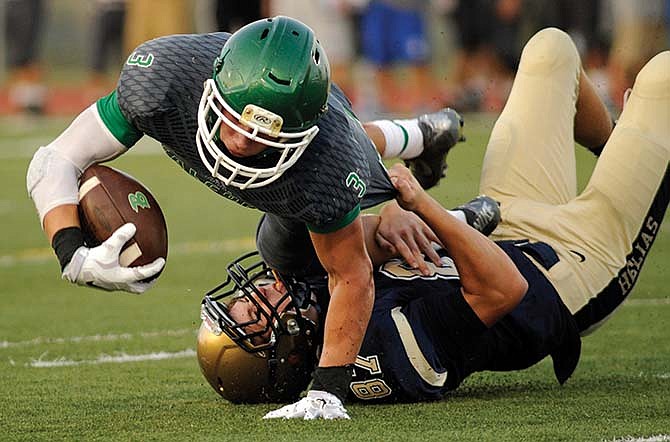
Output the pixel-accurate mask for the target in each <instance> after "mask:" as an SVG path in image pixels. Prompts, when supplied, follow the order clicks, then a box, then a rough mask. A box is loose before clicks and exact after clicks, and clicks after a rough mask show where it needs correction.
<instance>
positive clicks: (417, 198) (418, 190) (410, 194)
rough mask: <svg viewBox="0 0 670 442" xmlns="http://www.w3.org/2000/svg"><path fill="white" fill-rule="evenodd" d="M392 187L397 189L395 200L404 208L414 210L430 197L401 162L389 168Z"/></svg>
mask: <svg viewBox="0 0 670 442" xmlns="http://www.w3.org/2000/svg"><path fill="white" fill-rule="evenodd" d="M389 176H390V178H391V182H392V183H393V187H395V188H396V190H397V191H398V195H397V196H396V201H398V204H400V207H402V208H403V209H405V210H411V211H413V212H416V210H417V208H418V207H419V206H420V205H421V204H422V203H423V202H425V201H427V200H429V199H430V195H428V193H426V191H425V190H423V188H422V187H421V185H420V184H419V182H418V181H417V180H416V178H415V177H414V176H413V175H412V173H411V172H410V171H409V169H408V168H407V167H405V166H403V165H402V164H399V163H397V164H394V165H393V166H392V167H391V168H390V169H389Z"/></svg>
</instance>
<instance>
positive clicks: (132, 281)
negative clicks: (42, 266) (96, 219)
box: [63, 223, 165, 293]
mask: <svg viewBox="0 0 670 442" xmlns="http://www.w3.org/2000/svg"><path fill="white" fill-rule="evenodd" d="M135 231H136V228H135V225H134V224H131V223H128V224H124V225H123V226H121V227H119V228H118V229H117V230H116V231H115V232H114V233H113V234H112V236H110V237H109V239H107V240H106V241H105V242H103V243H102V244H100V245H99V246H97V247H93V248H88V247H85V246H82V247H79V248H78V249H77V251H76V252H75V253H74V255H73V256H72V259H71V260H70V262H69V263H68V265H67V266H65V269H64V270H63V279H67V280H68V281H70V282H74V283H76V284H79V285H88V286H93V287H97V288H100V289H103V290H109V291H113V290H123V291H126V292H130V293H144V292H145V291H147V290H148V289H149V288H151V287H152V286H153V285H154V283H155V282H156V279H154V280H152V281H149V282H146V281H143V280H146V279H148V278H151V277H152V276H155V275H157V274H158V272H160V271H161V270H162V269H163V266H164V265H165V259H163V258H158V259H156V260H155V261H154V262H152V263H150V264H147V265H144V266H140V267H121V265H120V264H119V255H120V254H121V249H122V248H123V245H124V244H125V243H126V242H128V240H129V239H130V238H132V237H133V235H135Z"/></svg>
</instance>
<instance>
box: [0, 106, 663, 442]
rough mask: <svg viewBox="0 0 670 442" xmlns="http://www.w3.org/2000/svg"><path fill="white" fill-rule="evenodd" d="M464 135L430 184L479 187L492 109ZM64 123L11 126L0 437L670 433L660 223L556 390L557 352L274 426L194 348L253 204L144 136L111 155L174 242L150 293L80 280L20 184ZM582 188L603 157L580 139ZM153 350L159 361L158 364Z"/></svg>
mask: <svg viewBox="0 0 670 442" xmlns="http://www.w3.org/2000/svg"><path fill="white" fill-rule="evenodd" d="M466 122H467V123H466V124H467V128H468V141H467V142H466V143H465V144H463V145H461V146H459V147H458V148H457V149H455V150H454V151H453V152H452V153H451V154H450V158H449V164H450V169H449V174H448V178H447V179H446V180H445V181H444V182H443V184H442V185H441V186H440V187H439V188H438V189H437V190H435V191H434V192H433V193H434V195H435V196H437V197H438V198H439V199H440V200H441V201H443V202H444V204H445V205H447V206H449V205H455V204H458V203H460V202H462V201H465V200H467V199H469V198H470V197H472V196H473V195H474V194H475V193H476V191H477V180H478V174H479V164H480V162H481V159H482V157H483V154H484V145H485V143H486V136H487V134H488V132H489V130H490V128H491V125H492V120H491V118H490V117H485V116H479V115H469V116H466ZM66 124H67V120H59V119H38V120H23V119H11V120H5V121H3V122H0V159H1V160H2V161H0V174H1V175H0V176H2V178H1V179H2V187H1V188H2V191H1V193H0V221H1V222H0V225H1V226H2V230H3V232H2V241H1V243H0V289H1V290H0V294H1V296H2V297H1V298H0V299H1V300H0V312H1V313H0V314H1V317H2V320H1V321H0V382H1V384H2V388H1V389H0V440H2V441H15V440H52V441H56V440H67V441H73V440H77V441H79V440H114V441H125V440H128V441H182V440H184V441H185V440H203V441H207V440H217V441H220V440H239V439H243V440H264V441H267V440H273V441H282V440H292V441H297V440H310V441H320V440H324V441H325V440H348V441H359V440H361V441H362V440H366V441H376V440H380V441H392V440H399V441H414V440H422V441H429V440H441V441H442V440H458V441H470V440H471V441H481V440H495V441H504V440H509V441H523V440H528V441H538V440H552V441H553V440H565V441H582V440H590V441H593V440H613V439H621V438H625V437H627V436H634V437H648V436H652V435H659V434H660V435H665V436H664V437H666V438H670V436H667V435H668V434H670V394H669V393H670V339H669V338H670V332H669V331H668V330H669V328H668V324H670V322H669V319H668V318H670V292H669V290H668V282H669V281H670V279H669V278H668V274H667V270H668V262H670V234H668V230H670V229H669V228H668V223H666V224H665V226H664V227H662V230H661V233H660V235H659V237H658V238H657V242H656V244H655V246H654V248H653V249H652V251H651V253H650V256H649V258H648V262H647V265H646V267H645V269H644V271H643V272H642V276H641V277H640V279H639V281H638V284H637V287H636V289H635V291H634V293H633V294H632V295H631V299H630V300H629V302H628V303H626V304H625V305H624V306H623V307H622V308H621V309H620V310H619V311H618V312H617V314H616V315H615V316H614V317H613V318H612V319H611V320H610V321H609V322H608V323H606V324H605V325H604V326H603V327H602V328H601V329H600V330H599V331H597V332H596V333H595V334H594V335H592V336H589V337H588V338H586V339H585V341H584V347H583V353H582V359H581V363H580V365H579V367H578V369H577V371H576V372H575V374H574V375H573V377H572V378H571V379H570V380H569V381H568V383H567V384H566V385H565V386H563V387H560V386H558V385H557V383H556V382H555V381H554V379H553V375H552V370H551V364H550V362H549V361H547V360H545V361H542V362H541V363H540V364H538V365H536V366H535V367H532V368H531V369H528V370H526V371H523V372H517V373H482V374H477V375H475V376H472V377H471V378H470V379H468V380H467V381H466V382H465V383H464V385H463V386H462V387H461V388H460V389H459V390H457V391H456V392H454V393H453V394H451V395H450V396H449V397H448V398H447V399H445V400H444V401H441V402H437V403H429V404H412V405H409V404H408V405H395V406H358V405H352V406H350V407H349V411H350V414H351V416H352V418H353V419H352V420H351V421H348V422H308V423H306V422H293V421H291V422H266V421H262V420H261V419H260V417H261V416H262V415H263V414H264V413H265V412H266V411H268V410H270V409H272V408H273V406H272V405H263V406H233V405H231V404H228V403H226V402H225V401H223V400H222V399H220V398H219V397H218V396H217V395H215V393H214V392H213V391H212V390H211V389H210V387H209V386H208V385H206V383H205V381H204V378H203V377H202V376H201V375H200V372H199V369H198V365H197V361H196V358H195V356H194V353H193V352H194V348H195V345H194V344H195V332H196V330H197V327H198V326H199V318H198V307H199V302H200V300H201V297H202V294H203V293H204V292H205V291H206V290H207V289H209V288H210V287H212V286H214V285H216V284H217V283H218V282H220V280H221V279H222V278H223V273H222V269H223V268H224V266H225V264H226V263H227V262H228V261H229V260H230V259H231V258H233V257H235V256H237V255H238V254H240V253H242V252H245V251H247V250H249V249H250V248H251V247H253V240H252V237H253V233H254V226H255V223H256V220H257V218H258V213H257V212H255V211H253V210H250V209H244V208H241V207H239V206H236V205H234V204H232V203H230V202H228V201H225V200H223V199H221V198H219V197H217V196H216V195H215V194H213V193H212V192H208V191H206V190H205V189H204V187H202V186H201V185H200V184H199V183H197V182H196V181H195V180H194V179H192V178H191V177H189V176H188V175H187V174H185V173H182V172H181V171H180V170H179V169H178V167H177V166H176V165H175V164H173V163H172V162H171V161H170V160H168V159H167V158H166V157H165V156H164V155H160V154H159V150H160V149H159V148H158V147H157V146H156V145H155V144H154V143H151V142H144V141H143V142H142V144H141V145H140V146H138V148H137V149H136V150H137V152H136V153H135V154H131V155H126V156H124V157H122V158H119V159H118V160H116V161H114V162H113V165H114V166H116V167H119V168H121V169H124V170H126V171H128V172H129V173H131V174H133V175H134V176H136V177H138V178H140V179H141V180H142V181H143V182H144V183H145V184H146V185H147V186H148V187H149V188H150V189H151V190H152V191H153V193H154V194H155V196H156V198H157V199H158V201H159V202H160V203H161V206H162V207H163V210H164V212H165V214H166V218H167V221H168V227H169V238H170V254H169V258H168V264H167V268H166V270H165V272H164V273H163V275H162V276H161V278H160V280H159V283H158V284H157V286H156V287H155V288H154V289H153V290H151V291H150V292H149V293H147V294H145V295H142V296H135V295H130V294H122V293H107V292H101V291H96V290H92V289H87V288H80V287H75V286H71V285H69V284H67V283H65V282H63V281H61V280H60V279H59V269H58V265H57V262H56V260H55V258H54V257H53V252H51V250H50V248H48V245H47V243H46V240H45V239H44V236H43V234H42V232H41V230H40V228H39V225H38V221H37V218H36V216H35V210H34V207H33V205H32V202H31V201H30V200H29V199H28V197H27V194H26V190H25V171H26V167H27V164H28V161H29V158H30V155H31V154H32V152H33V151H34V149H35V148H36V147H37V146H38V145H39V144H43V143H45V142H48V141H49V140H50V139H51V138H53V137H54V136H55V135H56V134H57V133H58V131H59V130H60V129H62V128H63V127H64V126H65V125H66ZM578 161H579V164H580V171H579V177H580V183H581V184H580V185H583V184H584V183H585V182H586V180H587V178H588V174H589V172H590V170H591V169H592V167H593V164H594V159H593V158H591V157H590V155H589V154H587V153H584V152H583V151H582V149H578ZM149 356H151V357H153V359H152V360H147V359H149Z"/></svg>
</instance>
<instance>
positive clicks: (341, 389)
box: [311, 364, 354, 403]
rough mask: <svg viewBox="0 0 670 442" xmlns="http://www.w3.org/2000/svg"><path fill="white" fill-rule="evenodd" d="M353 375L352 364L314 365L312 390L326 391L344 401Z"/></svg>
mask: <svg viewBox="0 0 670 442" xmlns="http://www.w3.org/2000/svg"><path fill="white" fill-rule="evenodd" d="M353 375H354V366H353V364H351V365H345V366H342V367H316V370H314V374H313V375H312V378H313V379H314V381H313V382H312V387H311V389H312V390H320V391H327V392H328V393H330V394H333V395H335V396H337V398H338V399H339V400H340V401H342V403H344V399H345V398H346V397H347V392H348V391H349V382H351V378H352V377H353Z"/></svg>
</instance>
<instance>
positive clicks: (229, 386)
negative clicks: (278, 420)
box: [197, 252, 320, 403]
mask: <svg viewBox="0 0 670 442" xmlns="http://www.w3.org/2000/svg"><path fill="white" fill-rule="evenodd" d="M227 272H228V276H227V278H226V281H225V282H224V283H223V284H220V285H219V286H217V287H215V288H214V289H213V290H211V291H209V292H208V293H207V294H206V295H205V298H204V299H203V301H202V306H201V315H200V316H201V318H202V324H201V326H200V331H199V333H198V343H197V353H198V363H199V364H200V369H201V371H202V373H203V375H204V376H205V378H206V379H207V381H208V382H209V384H210V385H211V386H212V388H214V390H216V392H217V393H218V394H220V395H221V396H222V397H223V398H225V399H227V400H229V401H230V402H234V403H259V402H290V401H293V400H295V399H296V398H297V397H298V396H299V395H300V393H301V392H302V391H303V390H305V389H306V388H307V385H308V384H309V382H310V380H311V373H312V371H313V369H314V367H315V365H316V362H317V361H318V357H317V356H318V355H317V349H318V343H319V341H320V339H319V337H318V336H317V322H318V321H317V320H315V318H314V317H312V318H311V319H310V318H308V317H307V316H305V314H304V313H305V312H306V311H307V310H308V309H310V308H313V307H316V304H315V303H314V299H315V298H314V297H313V295H312V288H311V285H310V284H309V283H307V282H306V281H298V280H296V279H293V278H287V277H283V276H281V275H278V274H276V273H275V272H273V271H271V270H270V269H269V268H268V267H267V266H266V265H265V263H264V262H263V261H261V260H260V258H259V257H258V252H253V253H248V254H246V255H244V256H242V257H240V258H238V259H237V260H235V261H233V262H232V263H231V264H230V265H229V266H228V267H227ZM275 281H280V282H281V283H282V284H283V286H284V287H286V293H285V294H284V295H283V297H282V298H281V299H280V300H279V301H277V302H273V303H270V302H269V301H268V300H267V299H266V298H265V297H264V296H263V294H262V292H261V291H260V290H259V289H258V287H260V286H262V285H263V284H269V283H273V282H275ZM242 301H243V302H249V303H252V304H253V306H254V307H255V308H254V309H252V310H253V311H254V312H255V313H254V314H253V315H252V317H251V319H249V320H245V321H244V322H240V321H238V320H236V319H235V318H233V316H231V314H230V307H232V305H233V304H234V303H236V302H242ZM251 330H253V331H251Z"/></svg>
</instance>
